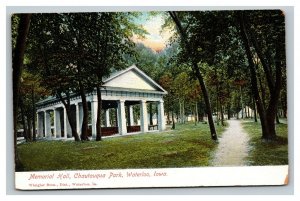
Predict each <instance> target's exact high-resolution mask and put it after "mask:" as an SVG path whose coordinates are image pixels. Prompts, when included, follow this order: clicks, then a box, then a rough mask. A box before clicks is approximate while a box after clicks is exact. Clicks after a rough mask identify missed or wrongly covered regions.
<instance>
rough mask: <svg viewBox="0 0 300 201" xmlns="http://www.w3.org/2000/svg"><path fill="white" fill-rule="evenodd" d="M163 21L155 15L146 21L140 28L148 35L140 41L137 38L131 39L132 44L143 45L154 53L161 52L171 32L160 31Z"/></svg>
mask: <svg viewBox="0 0 300 201" xmlns="http://www.w3.org/2000/svg"><path fill="white" fill-rule="evenodd" d="M163 23H164V20H163V18H162V16H161V15H157V16H154V17H151V18H150V19H148V20H147V21H146V22H145V23H144V24H142V26H143V27H144V29H145V30H146V31H147V32H148V33H149V34H148V35H146V36H145V38H143V39H140V38H138V37H137V36H134V37H133V41H134V42H140V43H143V44H144V45H145V46H147V47H149V48H151V49H152V50H154V51H161V50H162V49H164V48H165V47H166V45H167V43H168V40H169V38H170V37H171V36H172V31H171V30H168V29H164V30H161V26H162V25H163Z"/></svg>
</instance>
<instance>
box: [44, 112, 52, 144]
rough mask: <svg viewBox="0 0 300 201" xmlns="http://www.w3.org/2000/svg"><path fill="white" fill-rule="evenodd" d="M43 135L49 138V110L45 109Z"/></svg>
mask: <svg viewBox="0 0 300 201" xmlns="http://www.w3.org/2000/svg"><path fill="white" fill-rule="evenodd" d="M44 115H45V137H47V138H51V137H52V135H51V120H50V112H49V111H45V113H44Z"/></svg>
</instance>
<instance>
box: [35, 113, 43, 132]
mask: <svg viewBox="0 0 300 201" xmlns="http://www.w3.org/2000/svg"><path fill="white" fill-rule="evenodd" d="M36 114H37V135H38V137H43V116H42V115H41V113H40V112H37V113H36Z"/></svg>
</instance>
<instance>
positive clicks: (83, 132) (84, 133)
mask: <svg viewBox="0 0 300 201" xmlns="http://www.w3.org/2000/svg"><path fill="white" fill-rule="evenodd" d="M79 93H80V96H81V100H82V109H83V119H82V127H81V136H80V137H81V140H82V141H88V140H89V138H88V120H89V118H88V117H89V108H88V103H87V101H86V95H85V90H84V88H83V86H82V84H81V83H79Z"/></svg>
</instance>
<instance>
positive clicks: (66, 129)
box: [64, 107, 68, 138]
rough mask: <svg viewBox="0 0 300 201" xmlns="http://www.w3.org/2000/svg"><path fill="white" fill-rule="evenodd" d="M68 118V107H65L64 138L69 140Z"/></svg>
mask: <svg viewBox="0 0 300 201" xmlns="http://www.w3.org/2000/svg"><path fill="white" fill-rule="evenodd" d="M67 125H68V117H67V110H66V107H64V138H67V134H68V128H67V127H68V126H67Z"/></svg>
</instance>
